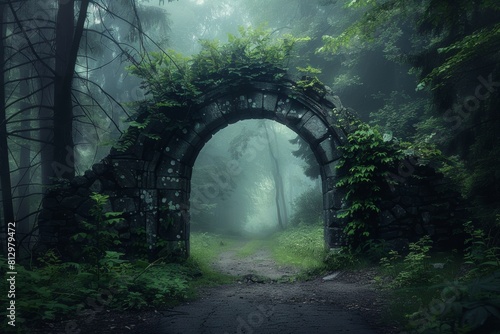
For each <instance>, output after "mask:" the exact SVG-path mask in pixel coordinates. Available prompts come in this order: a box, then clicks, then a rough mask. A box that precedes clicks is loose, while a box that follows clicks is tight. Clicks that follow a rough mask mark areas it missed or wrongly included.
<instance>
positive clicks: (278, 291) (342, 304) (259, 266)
mask: <svg viewBox="0 0 500 334" xmlns="http://www.w3.org/2000/svg"><path fill="white" fill-rule="evenodd" d="M241 246H242V245H235V246H234V247H232V248H230V249H228V251H226V252H224V253H222V254H221V255H220V256H219V259H218V260H217V261H214V263H213V264H212V265H213V266H214V268H216V269H217V270H220V271H221V272H224V273H227V274H231V275H235V276H239V277H240V278H239V280H238V282H237V283H234V284H230V285H224V286H219V287H213V288H206V289H203V290H202V291H201V292H200V298H198V299H197V300H195V301H192V302H186V303H184V304H182V305H180V306H177V307H174V308H171V309H165V310H158V311H147V312H124V313H117V312H107V311H104V312H101V313H100V314H98V315H97V317H96V318H95V319H93V320H92V322H90V323H88V324H85V325H83V326H82V327H80V329H81V330H82V331H81V333H144V334H155V333H158V334H229V333H231V334H243V333H245V334H254V333H255V334H256V333H264V334H274V333H279V334H303V333H305V334H308V333H311V334H322V333H325V334H326V333H328V334H330V333H358V334H364V333H366V334H370V333H381V334H382V333H383V334H392V333H399V331H398V330H397V329H395V328H393V327H391V326H388V325H386V324H384V323H383V322H382V319H383V316H382V314H383V307H384V299H383V298H382V297H381V296H380V294H379V293H378V292H377V291H376V290H375V289H374V286H373V276H374V274H375V273H374V272H373V271H371V270H368V269H365V270H362V271H347V272H335V273H334V275H331V276H335V277H334V278H331V279H325V277H318V278H316V279H313V280H310V281H306V282H293V283H283V281H286V279H283V278H286V277H287V276H291V275H294V274H296V273H298V272H299V270H298V269H297V268H292V267H280V266H278V265H277V264H276V263H275V261H274V260H273V259H272V258H271V257H270V254H269V252H268V251H267V250H266V249H264V248H263V249H259V250H258V251H256V252H255V253H254V254H252V255H250V256H248V257H245V258H242V257H241V256H238V254H237V249H238V248H240V247H241ZM278 282H280V283H278ZM53 333H60V331H57V330H56V331H53Z"/></svg>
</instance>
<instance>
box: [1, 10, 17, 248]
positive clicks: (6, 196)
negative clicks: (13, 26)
mask: <svg viewBox="0 0 500 334" xmlns="http://www.w3.org/2000/svg"><path fill="white" fill-rule="evenodd" d="M5 8H6V7H5V4H3V3H0V64H1V65H0V66H1V68H0V186H1V188H2V208H3V222H2V224H0V229H1V230H0V232H1V233H0V234H1V235H2V236H3V233H5V232H7V224H8V223H9V222H14V207H13V205H12V190H11V189H12V185H11V180H10V164H9V148H8V146H7V117H6V116H7V115H6V110H5V102H6V101H5V98H6V96H5V76H4V71H5V45H4V43H5V42H4V41H5V36H6V31H7V28H6V23H5ZM1 239H2V241H1V245H2V251H5V250H6V249H5V248H4V247H5V246H4V245H3V243H4V239H5V238H3V237H2V238H1Z"/></svg>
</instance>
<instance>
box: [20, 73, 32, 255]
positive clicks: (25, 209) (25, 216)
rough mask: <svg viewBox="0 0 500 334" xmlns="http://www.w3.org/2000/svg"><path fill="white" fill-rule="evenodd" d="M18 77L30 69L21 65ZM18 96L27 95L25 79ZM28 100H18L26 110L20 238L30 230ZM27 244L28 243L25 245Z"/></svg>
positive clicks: (22, 150)
mask: <svg viewBox="0 0 500 334" xmlns="http://www.w3.org/2000/svg"><path fill="white" fill-rule="evenodd" d="M20 77H21V79H22V78H29V77H30V70H29V68H28V67H26V66H23V67H22V68H21V70H20ZM19 93H20V94H19V95H20V96H28V95H29V85H28V81H27V80H22V81H21V82H20V92H19ZM28 107H29V101H28V99H23V100H22V101H21V102H20V105H19V109H20V110H27V111H25V114H26V116H25V117H23V120H22V121H21V131H22V134H23V137H24V138H25V139H24V140H23V144H22V146H21V150H20V153H19V165H20V166H19V172H18V173H19V175H18V180H19V181H18V185H17V187H16V188H17V200H16V202H17V203H16V211H17V214H16V216H17V219H18V222H17V224H18V230H17V233H18V234H19V237H20V238H22V237H24V236H25V235H26V234H28V233H29V232H30V231H31V224H30V218H29V215H30V212H31V210H30V196H29V195H30V182H31V166H30V165H31V149H30V146H29V142H30V140H31V131H29V129H30V128H31V121H30V119H31V118H32V117H31V110H28V109H27V108H28ZM26 246H29V245H26Z"/></svg>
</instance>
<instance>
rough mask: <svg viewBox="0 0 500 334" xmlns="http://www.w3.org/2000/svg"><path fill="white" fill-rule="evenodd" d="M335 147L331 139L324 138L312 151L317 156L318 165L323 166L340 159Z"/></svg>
mask: <svg viewBox="0 0 500 334" xmlns="http://www.w3.org/2000/svg"><path fill="white" fill-rule="evenodd" d="M337 147H338V145H337V144H336V143H335V141H334V140H333V139H332V138H331V137H329V138H326V139H325V140H323V141H322V142H321V143H319V145H318V146H317V147H316V148H315V149H314V150H315V151H316V153H317V155H318V156H319V159H320V165H324V164H327V163H329V162H332V161H336V160H338V159H340V157H341V153H340V151H339V150H338V148H337Z"/></svg>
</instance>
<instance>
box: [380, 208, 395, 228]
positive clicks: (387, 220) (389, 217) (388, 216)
mask: <svg viewBox="0 0 500 334" xmlns="http://www.w3.org/2000/svg"><path fill="white" fill-rule="evenodd" d="M395 221H396V218H395V217H394V216H393V214H392V213H391V212H390V211H389V210H384V211H382V212H381V213H380V226H389V225H391V224H392V223H394V222H395Z"/></svg>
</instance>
